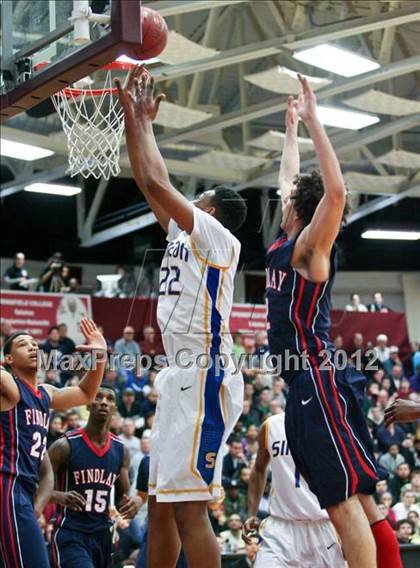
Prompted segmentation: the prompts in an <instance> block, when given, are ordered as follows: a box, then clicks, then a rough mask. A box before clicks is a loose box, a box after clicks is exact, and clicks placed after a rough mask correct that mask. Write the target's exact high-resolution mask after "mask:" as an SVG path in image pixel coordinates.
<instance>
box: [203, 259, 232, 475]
mask: <svg viewBox="0 0 420 568" xmlns="http://www.w3.org/2000/svg"><path fill="white" fill-rule="evenodd" d="M207 270H208V273H207V283H206V286H207V292H208V294H209V296H210V299H211V316H210V330H211V344H210V359H211V366H210V368H209V369H208V371H207V374H206V379H205V380H206V383H205V390H204V419H203V423H202V426H201V438H200V446H199V450H198V462H197V469H198V471H199V472H200V474H201V477H202V478H203V479H204V481H205V482H206V483H207V484H208V485H210V483H211V482H212V481H213V476H214V459H215V458H216V455H217V453H218V451H219V449H220V444H221V443H222V437H223V432H224V429H225V423H224V420H223V414H222V409H221V405H220V396H219V394H220V387H221V384H222V381H223V378H224V375H225V372H224V369H223V367H222V364H221V362H219V365H220V367H221V368H220V370H219V371H218V373H217V374H216V366H215V363H216V361H215V359H216V355H217V354H220V345H221V341H222V340H221V333H220V332H221V323H222V317H221V315H220V313H219V311H218V309H217V296H218V290H219V285H220V270H219V269H218V268H214V267H212V266H209V267H208V268H207ZM208 454H212V456H208ZM212 462H213V466H212Z"/></svg>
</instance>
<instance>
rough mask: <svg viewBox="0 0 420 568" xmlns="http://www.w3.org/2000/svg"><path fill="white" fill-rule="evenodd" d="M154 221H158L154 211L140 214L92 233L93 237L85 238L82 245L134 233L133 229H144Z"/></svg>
mask: <svg viewBox="0 0 420 568" xmlns="http://www.w3.org/2000/svg"><path fill="white" fill-rule="evenodd" d="M154 223H156V217H155V215H154V213H152V212H150V213H145V214H143V215H140V216H139V217H135V218H134V219H130V220H129V221H124V222H123V223H119V224H118V225H115V226H114V227H111V228H109V229H104V230H103V231H98V232H97V233H95V234H94V235H92V237H90V238H88V239H83V240H82V242H81V246H83V247H93V246H95V245H99V244H100V243H104V242H106V241H110V240H112V239H116V238H118V237H122V236H123V235H127V234H128V233H132V232H133V231H138V230H139V229H143V228H144V227H148V226H149V225H153V224H154Z"/></svg>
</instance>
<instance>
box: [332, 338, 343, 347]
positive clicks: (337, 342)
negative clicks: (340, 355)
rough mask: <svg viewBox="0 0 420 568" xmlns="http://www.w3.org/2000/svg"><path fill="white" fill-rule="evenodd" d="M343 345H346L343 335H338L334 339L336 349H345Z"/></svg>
mask: <svg viewBox="0 0 420 568" xmlns="http://www.w3.org/2000/svg"><path fill="white" fill-rule="evenodd" d="M343 345H344V341H343V337H342V336H341V335H337V337H335V338H334V347H335V348H336V349H343Z"/></svg>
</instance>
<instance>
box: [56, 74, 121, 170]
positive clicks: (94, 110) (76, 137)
mask: <svg viewBox="0 0 420 568" xmlns="http://www.w3.org/2000/svg"><path fill="white" fill-rule="evenodd" d="M112 89H113V84H112V76H111V72H110V71H108V72H107V75H106V79H105V85H104V92H103V93H101V94H100V95H96V96H95V94H94V91H93V90H92V89H89V88H87V89H83V90H82V91H81V92H80V91H79V92H80V94H79V92H78V91H77V90H75V89H67V90H63V91H59V92H58V93H55V95H53V96H52V97H51V98H52V101H53V103H54V106H55V108H56V110H57V113H58V115H59V117H60V119H61V122H62V125H63V129H64V133H65V135H66V136H67V148H68V152H69V167H68V169H67V173H68V174H69V175H70V176H71V177H73V176H75V175H77V174H81V175H82V176H83V177H85V178H87V177H89V176H93V177H95V178H96V179H99V178H103V179H107V180H108V179H109V178H110V177H116V176H118V174H119V173H120V171H121V168H120V164H119V160H120V143H121V136H122V133H123V131H124V111H123V109H122V108H121V106H120V104H119V101H118V96H117V95H116V94H115V89H114V91H112Z"/></svg>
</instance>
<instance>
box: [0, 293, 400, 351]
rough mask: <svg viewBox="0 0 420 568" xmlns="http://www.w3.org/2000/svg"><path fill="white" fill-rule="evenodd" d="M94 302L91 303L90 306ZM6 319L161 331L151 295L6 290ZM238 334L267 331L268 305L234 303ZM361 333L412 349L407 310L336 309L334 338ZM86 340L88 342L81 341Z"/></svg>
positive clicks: (73, 332) (0, 302)
mask: <svg viewBox="0 0 420 568" xmlns="http://www.w3.org/2000/svg"><path fill="white" fill-rule="evenodd" d="M91 303H92V305H91ZM0 308H1V318H2V319H7V320H10V322H11V323H12V326H13V328H14V329H27V330H28V331H29V332H30V333H32V334H33V335H34V337H35V338H36V339H39V340H43V339H45V338H46V336H47V331H48V328H49V327H50V326H51V325H56V324H58V323H66V324H67V325H68V327H69V336H70V337H71V338H72V339H74V340H75V341H82V340H83V337H81V336H80V332H79V329H78V326H79V322H80V319H81V317H83V315H90V314H91V312H92V313H93V318H94V320H95V321H96V322H97V323H98V324H100V325H103V327H104V330H105V335H106V337H108V338H109V339H111V340H113V341H115V340H116V339H118V338H120V337H121V336H122V331H123V329H124V327H125V326H126V325H131V326H133V327H134V329H135V330H136V339H137V340H139V339H141V332H142V329H143V327H144V326H145V325H146V324H148V325H152V326H153V327H154V328H155V329H156V330H158V327H157V322H156V300H155V299H151V300H150V299H146V298H127V299H120V298H97V297H95V296H93V297H92V298H91V297H90V296H84V295H76V294H30V293H26V292H14V291H3V290H2V291H1V299H0ZM230 329H231V331H232V332H233V333H235V332H237V331H240V332H241V333H254V332H257V331H264V330H265V329H266V307H265V305H263V304H255V305H253V304H234V305H233V309H232V314H231V320H230ZM356 332H360V333H363V336H364V339H365V342H368V341H370V342H372V343H373V344H374V343H375V339H376V336H377V335H378V334H379V333H385V334H386V335H387V336H388V345H398V346H399V347H400V349H401V354H402V356H405V355H407V354H408V353H409V350H410V348H409V341H408V331H407V323H406V319H405V314H403V313H397V312H391V313H388V314H381V313H354V312H345V311H342V310H332V312H331V339H334V338H335V337H336V336H337V335H341V336H342V337H343V341H344V348H345V349H346V348H349V347H350V345H351V341H352V338H353V334H354V333H356ZM82 342H83V341H82Z"/></svg>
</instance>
